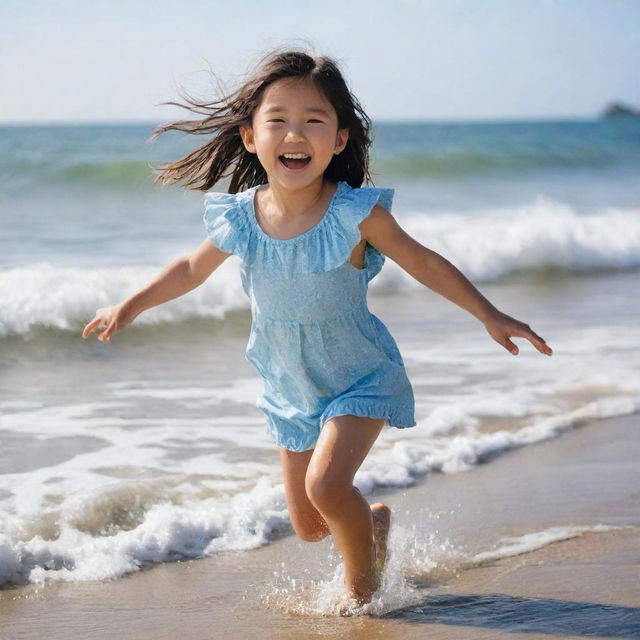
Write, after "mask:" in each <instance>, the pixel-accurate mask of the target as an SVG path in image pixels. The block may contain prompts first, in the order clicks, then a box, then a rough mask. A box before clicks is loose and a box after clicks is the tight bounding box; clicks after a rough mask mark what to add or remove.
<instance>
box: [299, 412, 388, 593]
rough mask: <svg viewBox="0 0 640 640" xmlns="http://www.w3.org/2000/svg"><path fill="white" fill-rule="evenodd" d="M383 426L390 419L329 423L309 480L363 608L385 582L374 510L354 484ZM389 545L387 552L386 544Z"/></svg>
mask: <svg viewBox="0 0 640 640" xmlns="http://www.w3.org/2000/svg"><path fill="white" fill-rule="evenodd" d="M383 425H384V419H381V418H380V419H378V418H363V417H360V416H353V415H345V416H336V417H335V418H332V419H331V420H328V421H327V422H326V423H325V425H324V427H323V428H322V431H321V432H320V437H319V438H318V442H317V443H316V447H315V449H314V452H313V454H312V456H311V459H310V461H309V467H308V469H307V474H306V478H305V488H306V492H307V495H308V496H309V500H310V501H311V503H312V504H313V505H314V506H315V508H316V509H317V510H318V512H319V513H320V514H321V515H322V517H323V518H324V520H325V522H326V523H327V525H328V527H329V530H330V532H331V535H332V536H333V540H334V542H335V544H336V547H337V548H338V551H339V552H340V554H341V556H342V559H343V561H344V567H345V588H346V592H347V595H348V596H349V597H351V598H353V599H355V600H356V602H357V603H358V604H365V603H366V602H370V601H371V597H372V595H373V593H374V592H375V591H376V589H377V588H378V587H379V586H380V578H379V576H378V574H377V572H376V567H375V560H376V544H375V542H374V527H373V515H372V510H371V508H370V506H369V504H368V503H367V501H366V500H365V499H364V497H363V496H362V494H361V493H360V491H358V489H357V488H356V487H354V486H353V477H354V476H355V473H356V471H357V470H358V468H359V467H360V465H361V464H362V462H363V460H364V458H365V457H366V455H367V453H368V452H369V450H370V449H371V447H372V445H373V443H374V442H375V440H376V438H377V437H378V434H379V433H380V431H381V429H382V426H383ZM383 529H384V527H383ZM380 540H381V543H380V544H382V537H380ZM384 544H385V550H386V540H385V543H384Z"/></svg>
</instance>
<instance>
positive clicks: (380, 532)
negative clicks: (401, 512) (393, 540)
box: [371, 502, 391, 584]
mask: <svg viewBox="0 0 640 640" xmlns="http://www.w3.org/2000/svg"><path fill="white" fill-rule="evenodd" d="M371 516H372V517H373V542H374V546H375V550H376V560H375V568H376V574H377V576H378V581H379V583H380V584H381V583H382V575H383V573H384V567H385V564H386V561H387V538H388V537H389V528H390V526H391V509H389V507H387V505H386V504H382V502H376V503H375V504H372V505H371Z"/></svg>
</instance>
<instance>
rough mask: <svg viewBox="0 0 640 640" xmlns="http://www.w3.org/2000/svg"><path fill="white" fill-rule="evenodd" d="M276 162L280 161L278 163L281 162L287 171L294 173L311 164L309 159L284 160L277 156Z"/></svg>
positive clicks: (282, 157)
mask: <svg viewBox="0 0 640 640" xmlns="http://www.w3.org/2000/svg"><path fill="white" fill-rule="evenodd" d="M278 160H280V162H282V164H283V165H284V166H285V167H286V168H287V169H291V170H292V171H296V170H299V169H302V168H303V167H305V166H306V165H308V164H309V163H310V162H311V158H310V157H307V158H285V157H284V156H278Z"/></svg>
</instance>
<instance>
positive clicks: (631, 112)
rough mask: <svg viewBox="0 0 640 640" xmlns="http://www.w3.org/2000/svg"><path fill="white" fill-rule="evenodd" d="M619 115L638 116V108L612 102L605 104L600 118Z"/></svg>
mask: <svg viewBox="0 0 640 640" xmlns="http://www.w3.org/2000/svg"><path fill="white" fill-rule="evenodd" d="M620 116H626V117H629V116H630V117H632V118H640V110H639V109H634V108H633V107H629V106H627V105H624V104H621V103H620V102H612V103H610V104H608V105H607V107H606V109H605V110H604V111H603V112H602V114H601V117H602V118H618V117H620Z"/></svg>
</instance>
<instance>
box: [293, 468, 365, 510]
mask: <svg viewBox="0 0 640 640" xmlns="http://www.w3.org/2000/svg"><path fill="white" fill-rule="evenodd" d="M305 489H306V492H307V496H308V497H309V500H310V501H311V503H312V504H313V506H314V507H315V508H316V509H318V511H320V512H324V513H330V512H332V511H336V510H339V509H340V507H341V505H342V504H343V503H344V501H345V500H346V499H347V498H348V496H349V495H350V494H351V493H352V491H353V487H352V485H351V483H350V482H346V481H344V480H342V479H340V478H336V477H332V476H331V475H330V474H327V473H324V474H322V473H317V472H314V471H312V470H309V472H308V473H307V475H306V477H305Z"/></svg>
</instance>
